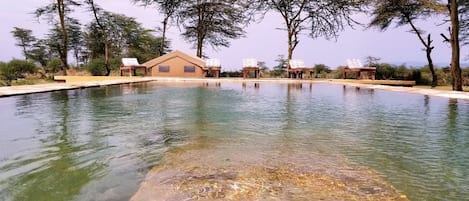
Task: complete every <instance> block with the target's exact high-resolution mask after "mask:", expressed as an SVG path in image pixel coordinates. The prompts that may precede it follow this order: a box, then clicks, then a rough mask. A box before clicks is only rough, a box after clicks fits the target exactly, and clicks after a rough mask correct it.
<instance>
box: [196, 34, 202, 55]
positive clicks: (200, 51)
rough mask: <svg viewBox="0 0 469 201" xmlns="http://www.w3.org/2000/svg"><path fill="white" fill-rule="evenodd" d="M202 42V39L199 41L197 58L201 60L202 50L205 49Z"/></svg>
mask: <svg viewBox="0 0 469 201" xmlns="http://www.w3.org/2000/svg"><path fill="white" fill-rule="evenodd" d="M202 41H203V39H202V38H200V37H199V38H198V39H197V56H198V57H199V58H202V48H203V44H202Z"/></svg>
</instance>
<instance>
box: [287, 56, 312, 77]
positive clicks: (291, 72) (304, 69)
mask: <svg viewBox="0 0 469 201" xmlns="http://www.w3.org/2000/svg"><path fill="white" fill-rule="evenodd" d="M289 64H290V69H288V77H289V78H299V79H303V74H304V73H309V75H310V77H312V73H313V68H312V67H308V66H306V65H305V62H303V60H299V59H291V60H290V62H289Z"/></svg>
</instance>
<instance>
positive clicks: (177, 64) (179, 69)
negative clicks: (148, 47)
mask: <svg viewBox="0 0 469 201" xmlns="http://www.w3.org/2000/svg"><path fill="white" fill-rule="evenodd" d="M161 66H169V72H160V69H161V68H160V67H161ZM185 66H194V67H195V69H194V70H195V72H184V67H185ZM151 75H152V76H157V77H195V78H204V77H205V72H204V71H203V70H202V68H201V67H200V66H196V65H195V64H192V63H190V62H188V61H186V60H184V59H182V58H180V57H174V58H171V59H169V60H167V61H165V62H163V63H160V64H158V65H156V66H154V67H153V68H152V70H151Z"/></svg>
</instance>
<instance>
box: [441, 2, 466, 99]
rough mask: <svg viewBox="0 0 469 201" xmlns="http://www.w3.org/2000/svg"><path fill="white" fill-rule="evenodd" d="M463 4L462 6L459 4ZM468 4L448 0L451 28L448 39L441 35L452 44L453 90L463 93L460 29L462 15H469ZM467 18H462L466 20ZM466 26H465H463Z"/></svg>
mask: <svg viewBox="0 0 469 201" xmlns="http://www.w3.org/2000/svg"><path fill="white" fill-rule="evenodd" d="M459 3H461V4H459ZM467 4H468V3H467V2H466V1H464V0H459V1H458V0H448V3H447V5H446V6H447V8H448V13H449V17H450V20H449V21H450V23H451V25H450V27H449V29H448V30H449V35H450V37H449V38H448V37H447V36H446V35H444V34H441V36H443V38H444V39H445V41H446V42H449V43H450V44H451V75H452V77H453V85H452V86H453V90H454V91H462V90H463V88H462V82H463V81H462V72H461V67H460V56H461V55H460V54H461V52H460V44H459V42H460V38H459V32H460V28H461V27H462V26H461V24H460V17H459V15H460V14H461V13H463V14H464V13H465V14H467V10H466V11H464V10H465V9H467ZM460 5H461V6H460ZM464 18H465V17H462V19H464ZM463 26H465V25H463Z"/></svg>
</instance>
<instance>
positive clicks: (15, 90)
mask: <svg viewBox="0 0 469 201" xmlns="http://www.w3.org/2000/svg"><path fill="white" fill-rule="evenodd" d="M56 80H62V81H66V82H65V83H50V84H37V85H22V86H11V87H0V97H7V96H15V95H23V94H32V93H43V92H51V91H61V90H71V89H82V88H90V87H101V86H107V85H117V84H128V83H140V82H149V81H162V82H165V81H166V82H191V81H194V82H214V83H220V82H241V83H242V82H254V83H266V82H267V83H269V82H271V83H328V84H340V85H347V86H354V87H360V88H368V89H378V90H387V91H396V92H404V93H414V94H422V95H428V96H437V97H444V98H451V99H464V100H469V92H457V91H444V90H436V89H422V88H412V87H400V86H388V85H379V83H377V84H373V83H370V82H360V81H349V80H341V79H321V80H293V79H242V78H221V79H212V78H210V79H198V78H161V77H92V76H67V77H64V76H57V77H56Z"/></svg>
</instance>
